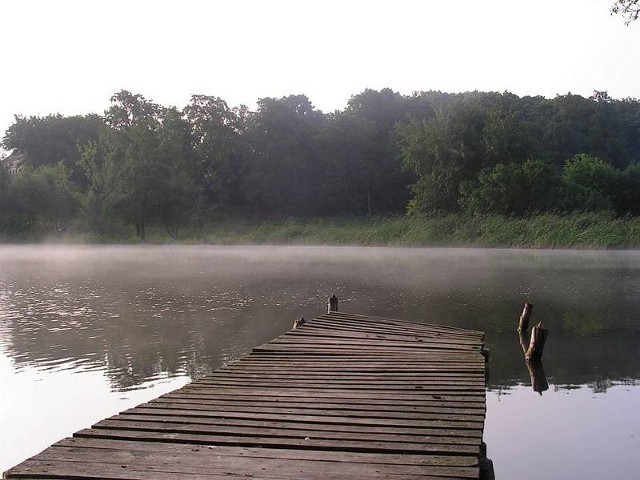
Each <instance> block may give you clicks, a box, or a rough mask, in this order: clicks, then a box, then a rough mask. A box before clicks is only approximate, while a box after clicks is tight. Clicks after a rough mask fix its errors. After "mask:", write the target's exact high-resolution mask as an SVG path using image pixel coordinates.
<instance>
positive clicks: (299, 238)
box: [5, 212, 640, 249]
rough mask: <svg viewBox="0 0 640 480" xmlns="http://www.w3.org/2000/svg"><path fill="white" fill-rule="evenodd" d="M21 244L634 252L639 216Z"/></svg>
mask: <svg viewBox="0 0 640 480" xmlns="http://www.w3.org/2000/svg"><path fill="white" fill-rule="evenodd" d="M5 241H6V242H7V243H8V242H11V243H14V242H15V240H8V239H5ZM21 243H55V244H151V245H164V244H178V245H309V246H316V245H317V246H320V245H322V246H388V247H478V248H480V247H482V248H543V249H544V248H548V249H636V248H640V218H638V217H627V218H619V217H616V216H615V215H613V214H610V213H604V212H599V213H594V212H589V213H574V214H564V215H562V214H548V213H547V214H540V215H534V216H530V217H527V218H512V217H505V216H501V215H495V214H481V215H469V214H465V213H457V214H449V215H442V216H436V217H430V218H429V217H417V216H389V217H372V218H368V217H330V218H310V219H300V218H287V219H272V220H264V219H260V220H257V219H249V218H243V219H239V218H232V219H223V220H218V221H216V222H214V223H211V224H210V225H209V226H207V227H204V228H203V229H202V230H201V231H200V232H194V231H186V230H185V231H184V232H181V234H180V235H179V236H178V238H177V239H174V238H173V237H172V236H171V235H169V234H168V233H167V232H166V231H164V230H162V229H153V230H150V231H149V232H148V235H147V238H146V240H145V241H144V242H143V241H141V240H140V239H139V238H138V237H137V236H134V235H126V234H123V235H121V236H97V235H94V234H85V233H79V234H73V233H64V234H60V235H43V236H40V237H37V236H33V237H31V238H25V239H23V240H22V242H21Z"/></svg>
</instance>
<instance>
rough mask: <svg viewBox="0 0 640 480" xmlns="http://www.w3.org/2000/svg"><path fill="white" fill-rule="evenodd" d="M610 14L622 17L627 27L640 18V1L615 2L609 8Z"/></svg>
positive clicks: (618, 0)
mask: <svg viewBox="0 0 640 480" xmlns="http://www.w3.org/2000/svg"><path fill="white" fill-rule="evenodd" d="M611 14H612V15H613V14H616V15H622V17H623V18H624V20H625V22H624V23H625V24H626V25H629V24H630V23H631V22H635V21H636V20H637V19H638V17H640V0H616V2H615V3H614V4H613V5H612V6H611Z"/></svg>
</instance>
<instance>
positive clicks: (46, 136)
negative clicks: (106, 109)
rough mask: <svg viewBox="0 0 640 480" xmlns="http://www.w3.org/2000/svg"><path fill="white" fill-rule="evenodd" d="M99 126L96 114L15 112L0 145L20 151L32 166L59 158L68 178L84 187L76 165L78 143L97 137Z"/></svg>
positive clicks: (55, 161) (91, 140)
mask: <svg viewBox="0 0 640 480" xmlns="http://www.w3.org/2000/svg"><path fill="white" fill-rule="evenodd" d="M101 127H102V119H101V118H100V117H99V116H98V115H87V116H71V117H65V116H62V115H59V114H58V115H48V116H46V117H36V116H32V117H28V118H26V117H21V116H16V117H15V122H14V123H13V124H12V125H11V126H10V127H9V128H8V129H7V131H6V133H5V136H4V139H3V145H4V146H5V148H7V149H13V150H16V151H18V152H20V153H22V154H24V155H25V162H24V163H25V164H26V165H28V166H30V167H32V168H38V167H41V166H43V165H54V164H57V163H58V162H63V163H64V164H65V166H66V167H67V168H68V169H69V171H70V172H71V179H72V181H73V182H74V183H76V184H77V185H78V186H79V187H80V188H84V187H85V186H86V178H85V177H84V175H83V173H82V171H81V169H80V168H79V167H78V160H79V158H80V153H79V151H78V145H79V144H84V143H87V142H95V141H97V139H98V136H99V133H100V130H101Z"/></svg>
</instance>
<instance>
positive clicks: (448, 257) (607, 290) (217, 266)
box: [0, 247, 640, 390]
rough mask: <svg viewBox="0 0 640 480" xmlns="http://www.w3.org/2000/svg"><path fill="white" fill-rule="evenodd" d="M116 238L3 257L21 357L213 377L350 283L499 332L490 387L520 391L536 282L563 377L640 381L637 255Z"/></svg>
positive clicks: (365, 299) (550, 363)
mask: <svg viewBox="0 0 640 480" xmlns="http://www.w3.org/2000/svg"><path fill="white" fill-rule="evenodd" d="M101 251H102V250H100V249H96V248H88V249H86V251H85V253H84V254H81V255H79V256H78V255H76V256H75V257H71V256H70V257H68V258H67V257H65V258H63V260H61V261H60V262H59V263H58V264H49V263H47V262H48V260H46V261H45V260H44V259H37V260H35V261H32V262H33V263H31V264H26V263H25V262H22V263H16V264H15V265H14V266H13V267H12V268H9V267H11V265H10V264H8V263H7V262H6V261H5V260H4V258H3V259H0V261H2V262H4V263H3V264H2V265H1V267H2V268H0V315H2V317H3V321H4V330H5V331H6V332H7V334H6V335H7V337H8V338H9V339H8V340H2V341H3V342H4V345H5V349H8V350H9V356H10V357H11V359H12V361H13V362H14V363H15V364H16V365H17V366H18V367H19V366H21V365H36V366H44V367H46V366H47V365H50V366H54V365H56V364H60V365H61V367H60V368H64V365H65V364H73V365H74V366H76V367H87V368H91V367H94V366H95V367H98V368H105V369H106V371H107V373H108V377H109V379H110V381H111V382H112V385H113V388H116V389H120V388H130V387H132V386H135V385H139V384H140V383H142V382H145V381H148V380H149V379H153V378H156V377H157V376H158V375H176V374H180V375H183V374H188V375H190V376H191V377H198V376H201V375H203V374H206V373H208V372H210V371H211V370H212V369H214V368H216V367H218V366H220V365H221V364H222V363H225V362H227V361H229V360H231V359H233V358H237V357H238V356H240V355H241V354H243V353H246V352H248V351H249V350H250V349H251V348H252V347H254V346H255V345H258V344H260V343H263V342H265V341H268V340H270V339H271V338H273V337H275V336H276V335H278V334H280V333H282V332H284V331H286V330H288V329H289V328H291V325H292V322H293V320H294V319H296V318H299V317H300V316H301V315H304V316H305V318H313V316H315V315H317V314H319V313H322V311H323V310H324V308H325V304H326V296H327V295H328V294H331V293H335V294H336V295H337V296H339V297H340V300H341V308H342V309H343V310H345V311H351V312H357V313H363V314H373V315H381V316H389V317H396V318H404V319H407V320H415V321H428V322H431V323H440V324H446V325H453V326H459V327H464V328H471V329H476V330H482V331H485V332H487V346H488V347H489V348H491V352H492V353H491V379H490V387H491V388H495V389H498V388H504V389H507V388H509V386H513V385H517V384H522V383H527V384H528V383H529V375H528V372H527V370H526V369H524V368H523V366H522V351H521V350H520V347H519V345H518V344H517V342H514V334H515V329H516V327H517V316H518V313H519V309H520V307H521V305H522V301H523V300H524V299H525V294H526V298H531V300H532V301H533V302H534V303H535V304H536V312H535V318H536V320H542V321H543V322H544V324H545V326H547V328H549V330H550V331H551V337H550V341H549V342H548V344H547V346H546V347H545V359H544V362H545V363H544V367H545V371H546V374H547V375H548V379H549V382H550V383H551V384H553V385H555V386H560V388H565V386H571V385H583V384H588V385H592V386H593V387H592V388H593V389H594V390H596V389H599V390H602V389H606V388H607V383H606V382H615V383H620V382H621V381H628V380H629V381H637V379H640V349H638V348H637V345H638V344H639V342H640V331H639V328H638V312H640V296H639V295H638V294H637V292H638V290H640V276H639V274H638V271H639V269H640V256H638V259H637V260H636V257H635V256H634V255H633V254H628V255H626V256H625V255H622V254H618V253H612V254H610V253H603V254H599V253H593V252H590V253H585V252H568V253H567V252H565V253H562V254H561V253H560V252H549V253H546V252H524V253H520V252H517V251H508V252H504V251H490V250H459V251H458V250H455V251H451V250H442V251H439V250H437V249H434V250H422V249H416V250H412V249H406V250H394V249H389V250H385V249H362V250H360V249H337V250H323V249H263V250H261V249H249V248H247V249H242V248H238V249H228V250H224V251H222V252H221V251H220V250H216V252H217V253H215V254H210V253H208V252H209V251H208V250H207V249H204V248H203V249H195V248H194V249H190V248H188V247H185V248H177V249H171V250H170V249H153V248H149V249H134V250H132V251H130V252H129V251H121V250H114V251H111V250H106V251H105V252H104V253H101ZM127 252H129V253H127ZM114 259H115V260H114ZM587 260H588V261H587ZM633 266H635V267H637V268H635V269H634V268H631V267H633ZM381 272H383V273H384V274H381ZM1 292H5V293H4V294H2V293H1Z"/></svg>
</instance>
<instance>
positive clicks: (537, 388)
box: [526, 360, 549, 395]
mask: <svg viewBox="0 0 640 480" xmlns="http://www.w3.org/2000/svg"><path fill="white" fill-rule="evenodd" d="M526 364H527V369H528V370H529V376H530V377H531V386H532V387H533V391H534V392H538V393H539V394H540V395H542V392H544V391H546V390H549V384H548V383H547V376H546V375H545V374H544V368H542V362H541V361H540V360H534V361H531V362H526Z"/></svg>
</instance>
